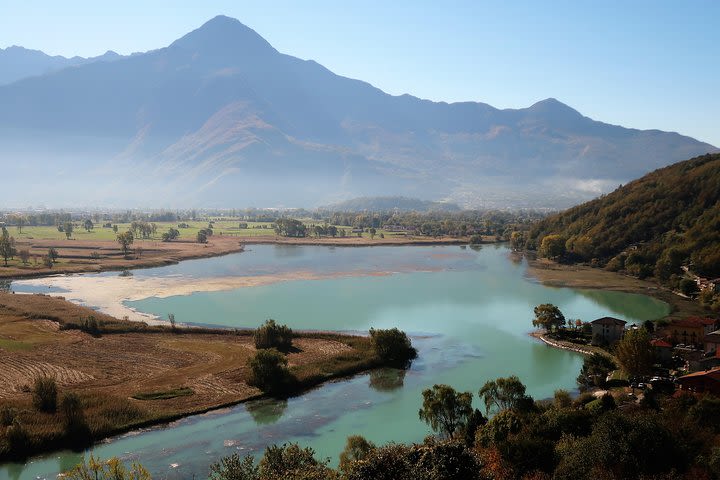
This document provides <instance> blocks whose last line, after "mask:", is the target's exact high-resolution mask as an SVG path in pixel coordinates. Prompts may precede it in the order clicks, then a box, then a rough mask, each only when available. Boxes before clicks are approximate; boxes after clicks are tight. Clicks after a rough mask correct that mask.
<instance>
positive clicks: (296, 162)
mask: <svg viewBox="0 0 720 480" xmlns="http://www.w3.org/2000/svg"><path fill="white" fill-rule="evenodd" d="M0 103H2V104H3V105H5V106H6V108H5V109H3V110H2V111H0V140H5V141H6V144H7V145H10V146H11V148H9V149H6V150H5V151H3V152H0V154H3V155H9V154H10V153H12V154H13V155H14V156H18V157H20V158H24V159H30V160H31V161H33V162H34V161H35V160H36V159H40V158H41V157H42V159H43V160H42V161H40V160H38V161H39V162H40V163H39V165H38V166H39V167H40V168H42V167H43V166H45V165H46V164H47V163H48V161H47V160H45V158H46V153H44V152H47V151H52V152H55V153H56V156H57V158H65V157H74V158H75V160H74V161H73V162H67V161H65V160H62V161H59V160H57V158H56V159H55V160H54V161H53V162H51V164H52V166H53V168H54V167H56V166H58V165H59V164H60V163H62V164H63V165H61V167H63V171H67V170H73V169H74V170H78V169H85V168H88V169H91V170H102V171H104V172H110V174H111V175H112V176H113V177H114V178H117V179H118V180H117V182H118V184H119V185H122V184H124V183H126V181H123V180H122V179H121V178H120V177H123V176H126V172H128V171H130V170H133V169H134V170H137V169H144V170H145V171H147V172H155V173H156V174H157V175H156V177H157V178H155V179H153V178H150V176H149V175H146V176H145V177H146V178H143V179H142V181H143V182H144V183H147V186H146V187H144V189H143V190H147V191H153V190H158V191H162V192H163V193H160V194H159V195H160V196H161V197H166V198H172V197H177V194H176V193H173V191H171V190H169V189H168V188H165V187H166V186H167V185H170V184H172V185H175V186H176V188H177V189H178V190H177V191H181V192H183V201H186V202H189V203H192V202H198V201H200V202H201V203H202V202H207V204H208V206H220V205H228V204H233V205H237V204H248V202H251V201H252V202H255V201H260V202H262V204H266V205H273V204H277V203H275V202H278V198H277V196H271V195H268V194H267V192H264V191H263V190H262V189H260V188H259V187H258V185H259V184H260V183H264V184H268V183H269V184H272V183H273V182H279V183H281V184H284V185H285V184H286V185H285V188H283V189H282V193H283V196H282V198H280V199H279V203H282V204H294V205H307V206H313V205H320V204H329V203H334V202H336V201H340V200H343V199H347V198H353V197H358V196H387V195H401V196H408V197H418V198H422V199H425V200H434V199H438V198H448V199H450V200H451V201H454V202H456V203H460V204H462V205H464V206H495V207H497V206H503V207H504V206H508V205H503V204H502V203H503V195H504V196H505V198H506V199H510V200H509V201H510V202H511V203H514V204H517V205H519V206H527V204H536V203H537V202H536V200H538V199H542V202H543V203H544V205H542V206H555V205H556V204H565V205H566V204H568V203H572V202H575V203H576V202H577V201H578V200H580V199H586V198H588V196H589V195H597V194H599V193H602V192H603V191H606V190H607V189H609V188H610V186H612V185H617V183H621V182H623V181H626V180H628V179H630V178H633V177H636V176H639V175H641V174H643V173H645V172H646V171H648V170H651V169H653V168H657V167H658V166H662V165H664V164H668V163H670V162H671V161H674V160H677V159H680V158H689V157H691V156H694V155H697V154H701V153H706V152H708V151H716V150H717V149H715V147H713V146H711V145H708V144H704V143H702V142H698V141H696V140H694V139H691V138H690V137H684V136H680V135H679V134H675V133H666V132H660V131H641V130H632V129H625V128H623V127H617V126H612V125H609V124H605V123H602V122H596V121H594V120H592V119H590V118H588V117H585V116H583V115H582V114H581V113H580V112H578V111H576V110H574V109H572V108H571V107H569V106H567V105H565V104H563V103H562V102H560V101H558V100H556V99H554V98H548V99H545V100H541V101H539V102H536V103H535V104H533V105H531V106H530V107H527V108H523V109H497V108H495V107H493V106H491V105H488V104H486V103H481V102H455V103H445V102H432V101H430V100H424V99H420V98H417V97H414V96H412V95H408V94H405V95H399V96H393V95H389V94H387V93H385V92H383V91H382V90H380V89H379V88H377V87H375V86H373V85H371V84H369V83H367V82H364V81H362V80H356V79H350V78H346V77H342V76H340V75H337V74H335V73H333V72H332V71H330V70H328V69H327V68H325V67H324V66H322V65H320V64H319V63H317V62H315V61H312V60H301V59H298V58H295V57H292V56H290V55H286V54H283V53H280V52H278V51H277V50H276V49H275V48H274V47H272V45H270V44H269V43H268V42H267V41H265V40H264V39H263V38H262V37H261V36H260V35H259V34H258V33H257V32H255V31H254V30H252V29H251V28H249V27H246V26H245V25H243V24H242V23H241V22H239V21H237V20H234V19H230V18H229V17H224V16H220V17H215V18H213V19H211V20H209V21H208V22H206V23H204V24H203V25H202V26H201V27H200V28H198V29H196V30H194V31H192V32H189V33H188V34H186V35H184V36H183V37H181V38H180V39H178V40H176V41H175V42H172V43H171V44H170V45H169V46H167V47H164V48H161V49H157V50H152V51H149V52H147V53H144V54H139V55H133V56H129V57H122V58H120V59H117V60H115V61H112V62H93V63H90V64H86V65H80V66H76V67H74V68H71V69H68V68H66V69H63V70H59V71H55V72H52V73H50V74H47V75H44V76H40V77H32V78H27V79H24V80H20V81H17V82H14V83H13V84H10V85H5V86H0ZM47 132H52V134H53V135H51V136H50V137H53V136H57V137H62V138H58V139H55V138H47V136H46V134H47ZM31 138H32V139H35V140H34V141H33V143H29V140H28V139H31ZM38 138H41V139H42V140H41V142H40V143H41V145H38V142H37V139H38ZM73 139H76V140H73ZM88 139H89V141H88ZM68 143H73V145H72V146H71V147H69V146H68V145H67V144H68ZM40 147H42V151H39V150H40ZM284 169H289V170H288V171H293V172H295V173H294V174H295V175H298V177H297V178H296V179H295V181H291V180H290V179H284V180H282V181H281V180H278V175H277V173H278V172H281V171H283V170H284ZM168 172H170V174H171V177H169V178H167V179H166V178H162V177H161V176H160V174H161V173H165V174H167V173H168ZM93 178H94V181H97V177H93ZM300 179H301V180H300ZM207 185H210V186H212V188H210V189H208V187H207ZM238 185H242V187H241V188H238ZM293 185H294V186H293ZM549 185H552V186H554V188H552V190H555V191H556V193H555V194H552V193H551V192H548V191H547V190H548V186H549ZM156 187H157V188H156ZM313 190H314V191H316V192H320V193H319V194H317V193H316V194H312V191H313ZM238 191H247V196H240V195H237V193H238ZM533 192H535V193H533ZM146 197H147V198H146V199H145V200H146V201H151V202H155V201H156V199H155V198H153V197H152V196H151V195H149V194H148V195H146ZM531 197H532V198H531ZM271 202H272V203H271Z"/></svg>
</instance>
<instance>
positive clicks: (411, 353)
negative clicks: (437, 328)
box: [370, 328, 417, 367]
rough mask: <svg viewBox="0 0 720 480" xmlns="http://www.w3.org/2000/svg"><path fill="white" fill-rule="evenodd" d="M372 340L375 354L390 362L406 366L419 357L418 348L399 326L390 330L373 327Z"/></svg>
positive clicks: (371, 331)
mask: <svg viewBox="0 0 720 480" xmlns="http://www.w3.org/2000/svg"><path fill="white" fill-rule="evenodd" d="M370 340H371V343H372V346H373V350H375V354H376V355H377V356H378V357H379V358H380V359H381V360H383V361H384V362H386V363H388V364H391V365H395V366H401V367H406V366H407V365H408V364H409V363H410V361H411V360H413V359H414V358H415V357H417V350H415V348H413V346H412V343H411V342H410V338H408V336H407V334H406V333H405V332H402V331H400V330H398V329H397V328H392V329H389V330H375V329H374V328H371V329H370Z"/></svg>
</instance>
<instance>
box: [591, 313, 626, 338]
mask: <svg viewBox="0 0 720 480" xmlns="http://www.w3.org/2000/svg"><path fill="white" fill-rule="evenodd" d="M626 323H627V322H626V321H625V320H620V319H619V318H613V317H603V318H598V319H597V320H593V321H592V322H590V325H591V326H592V343H593V344H594V345H599V344H603V343H605V344H610V343H615V342H617V341H618V340H620V339H621V338H622V336H623V333H624V332H625V324H626Z"/></svg>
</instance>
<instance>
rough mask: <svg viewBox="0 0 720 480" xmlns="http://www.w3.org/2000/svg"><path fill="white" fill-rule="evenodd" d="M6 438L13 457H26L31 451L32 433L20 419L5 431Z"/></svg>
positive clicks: (14, 421) (9, 451) (10, 454)
mask: <svg viewBox="0 0 720 480" xmlns="http://www.w3.org/2000/svg"><path fill="white" fill-rule="evenodd" d="M5 440H6V442H7V446H8V453H9V456H10V457H11V458H25V457H27V456H28V454H29V453H30V435H28V432H27V430H25V427H24V426H23V425H22V424H21V423H20V421H19V420H18V419H15V420H13V423H12V425H10V426H9V427H8V428H7V430H6V431H5Z"/></svg>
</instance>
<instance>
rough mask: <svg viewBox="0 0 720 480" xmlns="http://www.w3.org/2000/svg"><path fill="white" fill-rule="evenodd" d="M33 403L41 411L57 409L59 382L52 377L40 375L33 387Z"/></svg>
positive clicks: (50, 411) (51, 411) (49, 411)
mask: <svg viewBox="0 0 720 480" xmlns="http://www.w3.org/2000/svg"><path fill="white" fill-rule="evenodd" d="M32 394H33V405H34V406H35V408H37V409H38V410H40V411H41V412H48V413H53V412H55V410H57V384H56V383H55V379H54V378H51V377H38V378H36V379H35V385H34V387H33V391H32Z"/></svg>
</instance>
